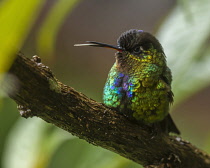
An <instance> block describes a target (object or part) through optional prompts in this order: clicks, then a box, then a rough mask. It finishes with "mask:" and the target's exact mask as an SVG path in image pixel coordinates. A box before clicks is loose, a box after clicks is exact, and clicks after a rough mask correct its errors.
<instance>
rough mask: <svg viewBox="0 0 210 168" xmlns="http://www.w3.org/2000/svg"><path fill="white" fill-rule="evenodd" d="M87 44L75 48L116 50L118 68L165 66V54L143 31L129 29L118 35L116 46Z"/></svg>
mask: <svg viewBox="0 0 210 168" xmlns="http://www.w3.org/2000/svg"><path fill="white" fill-rule="evenodd" d="M87 42H88V43H89V44H76V45H75V46H85V45H86V46H94V47H106V48H111V49H115V50H117V53H116V62H117V65H118V67H119V68H129V67H130V68H132V69H133V68H135V67H136V66H140V65H145V64H156V65H158V66H164V65H165V64H166V60H165V54H164V51H163V48H162V46H161V44H160V43H159V41H158V40H157V39H156V38H155V37H154V36H153V35H151V34H150V33H148V32H144V31H143V30H137V29H131V30H128V31H126V32H124V33H122V34H121V35H120V37H119V38H118V40H117V46H114V45H109V44H104V43H100V42H94V41H87Z"/></svg>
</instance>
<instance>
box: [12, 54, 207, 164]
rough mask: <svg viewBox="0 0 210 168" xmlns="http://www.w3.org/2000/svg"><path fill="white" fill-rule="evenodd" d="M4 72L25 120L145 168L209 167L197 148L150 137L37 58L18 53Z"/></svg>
mask: <svg viewBox="0 0 210 168" xmlns="http://www.w3.org/2000/svg"><path fill="white" fill-rule="evenodd" d="M10 73H11V74H13V75H15V76H16V77H17V79H18V89H17V90H16V92H15V93H13V94H10V95H9V96H10V97H11V98H12V99H13V100H15V102H16V103H17V104H18V108H19V111H20V114H21V116H23V117H25V118H28V117H34V116H37V117H39V118H42V119H43V120H45V121H46V122H48V123H52V124H54V125H56V126H57V127H59V128H62V129H64V130H66V131H68V132H70V133H71V134H73V135H75V136H78V137H79V138H81V139H85V140H86V141H88V142H89V143H91V144H94V145H97V146H101V147H103V148H105V149H108V150H111V151H113V152H116V153H118V154H119V155H121V156H124V157H126V158H128V159H131V160H133V161H135V162H137V163H139V164H141V165H144V166H145V167H146V168H154V167H155V168H165V167H171V168H210V156H209V155H207V154H205V153H204V152H202V151H201V150H200V149H198V148H196V147H195V146H193V145H192V144H190V143H189V142H186V141H184V140H182V139H181V138H180V137H175V136H169V135H165V134H157V135H155V136H154V135H152V134H151V132H150V129H149V128H148V127H147V126H144V125H139V124H137V123H135V122H132V121H130V120H128V119H127V118H126V117H124V116H123V115H122V114H120V113H118V112H117V111H115V110H113V109H110V108H108V107H106V106H105V105H104V104H102V103H98V102H96V101H94V100H92V99H90V98H88V97H86V96H85V95H84V94H82V93H79V92H77V91H76V90H74V89H73V88H72V87H69V86H66V85H64V84H62V83H61V82H59V81H58V80H57V79H56V78H55V76H54V75H53V73H52V72H51V70H50V69H49V68H48V67H47V66H45V65H44V64H42V63H41V60H40V58H39V57H37V56H34V57H33V58H32V59H31V60H30V59H28V58H26V57H24V56H23V54H21V53H19V54H18V56H17V58H16V60H15V62H14V64H13V66H12V67H11V69H10ZM28 138H31V137H28Z"/></svg>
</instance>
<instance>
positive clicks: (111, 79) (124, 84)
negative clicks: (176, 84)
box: [104, 30, 173, 123]
mask: <svg viewBox="0 0 210 168" xmlns="http://www.w3.org/2000/svg"><path fill="white" fill-rule="evenodd" d="M141 33H143V32H138V31H136V30H131V31H129V32H127V33H125V34H123V35H122V36H121V37H120V38H119V40H118V45H124V47H125V48H127V49H126V50H127V52H125V53H123V52H118V53H117V54H116V62H115V64H114V65H113V67H112V69H111V70H110V73H109V76H108V79H107V82H106V85H105V88H104V103H105V104H106V105H108V106H111V107H116V108H119V110H120V111H122V112H124V113H126V114H127V115H132V116H133V117H134V118H136V119H137V120H141V121H143V122H144V123H155V122H158V121H161V120H163V119H164V118H165V117H166V115H167V114H168V111H169V103H171V102H172V101H173V94H172V92H171V80H172V78H171V72H170V69H169V68H168V67H167V65H166V60H165V55H164V53H163V51H160V50H159V51H158V49H156V48H155V46H153V45H152V41H148V44H146V43H145V42H144V40H145V39H141V40H142V41H143V42H144V43H143V44H139V43H138V44H137V46H136V44H135V42H134V46H132V45H130V46H129V45H128V44H130V42H127V41H126V39H127V38H133V39H135V38H137V36H138V35H139V34H141ZM146 35H147V36H145V37H146V38H148V36H151V35H150V34H149V33H146ZM143 38H144V37H143ZM152 40H154V39H153V38H152ZM126 42H127V43H128V44H126ZM156 42H158V41H156ZM157 44H158V43H157ZM146 45H147V46H146ZM127 46H128V47H127ZM129 47H130V48H129ZM140 47H141V48H142V49H140V51H138V50H137V53H136V54H135V53H132V50H133V49H135V48H140ZM146 47H148V49H146ZM159 48H160V49H161V48H162V47H159ZM129 50H130V52H129ZM138 52H140V54H141V55H140V56H139V55H138V54H139V53H138Z"/></svg>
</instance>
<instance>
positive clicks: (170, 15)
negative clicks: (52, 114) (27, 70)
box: [0, 0, 210, 168]
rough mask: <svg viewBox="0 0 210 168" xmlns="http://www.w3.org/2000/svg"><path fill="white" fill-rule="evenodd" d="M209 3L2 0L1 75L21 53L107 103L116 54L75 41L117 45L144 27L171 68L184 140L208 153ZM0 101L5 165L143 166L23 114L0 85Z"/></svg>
mask: <svg viewBox="0 0 210 168" xmlns="http://www.w3.org/2000/svg"><path fill="white" fill-rule="evenodd" d="M209 6H210V1H209V0H200V1H197V0H178V1H175V0H174V1H168V0H148V1H138V0H130V1H126V0H113V1H105V0H89V1H87V0H86V1H85V0H83V1H82V0H81V1H77V0H60V1H56V0H30V1H24V0H10V1H8V0H1V1H0V23H1V26H0V42H1V45H0V78H2V77H1V76H2V75H3V74H4V73H5V71H6V70H8V68H9V66H10V65H11V63H12V61H13V60H14V57H13V55H14V54H13V53H15V52H16V51H18V50H21V51H22V52H23V53H24V54H25V55H26V56H28V57H30V58H31V57H32V56H33V55H38V56H40V57H41V59H42V62H43V63H44V64H45V65H48V66H49V67H50V68H51V69H52V71H53V72H54V74H55V75H56V77H57V78H58V79H59V80H60V81H62V82H63V83H65V84H67V85H70V86H72V87H74V88H75V89H76V90H78V91H80V92H83V93H84V94H86V95H87V96H88V97H91V98H93V99H94V100H97V101H102V92H103V86H104V83H105V80H106V77H107V74H108V72H109V69H110V68H111V66H112V64H113V63H114V61H115V58H114V52H113V51H111V50H106V49H102V48H91V47H83V48H77V47H73V45H74V44H75V43H83V42H85V41H87V40H90V41H91V40H93V41H100V42H105V43H110V44H116V39H117V38H118V36H119V35H120V34H121V33H122V32H124V31H126V30H128V29H132V28H137V29H143V30H145V31H148V32H151V33H153V34H156V36H157V37H158V39H159V41H160V42H161V44H162V45H163V48H164V50H165V53H166V56H167V60H168V64H169V67H170V68H171V70H172V72H173V79H174V81H173V86H172V87H173V91H174V94H175V103H174V105H173V107H172V109H171V112H172V116H173V118H174V120H175V122H176V124H177V126H178V128H179V129H180V130H181V133H182V137H183V138H184V139H186V140H189V141H190V142H192V143H193V144H194V145H196V146H198V147H199V148H202V149H203V150H205V151H208V152H210V143H209V142H210V122H209V118H210V20H209V18H210V10H209ZM11 78H13V77H11ZM10 82H14V80H10ZM2 86H3V85H2V83H1V81H0V87H2ZM0 99H1V100H0V166H1V167H2V168H14V167H15V168H57V167H62V168H86V167H91V168H107V167H109V168H140V167H141V166H140V165H137V164H135V163H133V162H132V161H129V160H127V159H124V158H122V157H120V156H118V155H117V154H114V153H112V152H110V151H107V150H105V149H102V148H100V147H96V146H93V145H90V144H88V143H87V142H85V141H84V140H80V139H78V138H77V137H74V136H72V135H71V134H69V133H67V132H65V131H63V130H61V129H58V128H56V127H54V126H53V125H51V124H47V123H45V122H44V121H42V120H41V119H38V118H31V119H27V120H26V119H24V118H21V117H20V115H19V113H18V111H17V108H16V104H15V103H14V101H12V100H11V99H9V98H8V97H7V96H6V95H5V94H4V93H3V92H2V89H1V88H0Z"/></svg>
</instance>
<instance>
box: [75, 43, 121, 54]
mask: <svg viewBox="0 0 210 168" xmlns="http://www.w3.org/2000/svg"><path fill="white" fill-rule="evenodd" d="M86 42H87V43H90V44H74V46H93V47H105V48H111V49H114V50H117V51H120V52H121V51H123V50H124V49H123V48H121V47H120V46H114V45H110V44H104V43H100V42H96V41H86Z"/></svg>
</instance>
